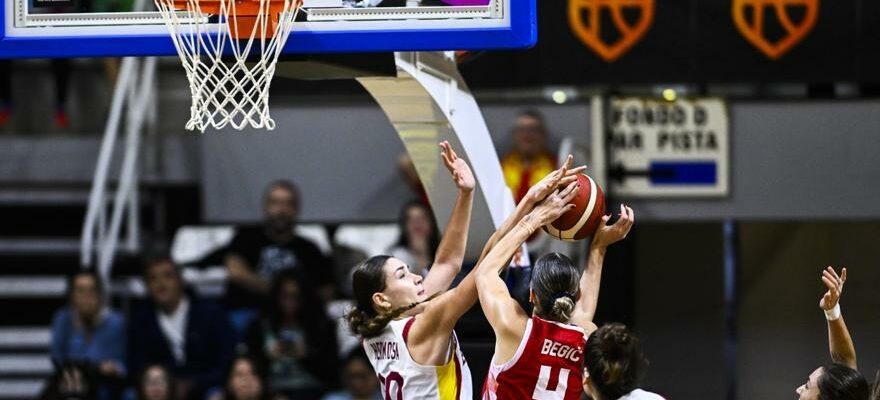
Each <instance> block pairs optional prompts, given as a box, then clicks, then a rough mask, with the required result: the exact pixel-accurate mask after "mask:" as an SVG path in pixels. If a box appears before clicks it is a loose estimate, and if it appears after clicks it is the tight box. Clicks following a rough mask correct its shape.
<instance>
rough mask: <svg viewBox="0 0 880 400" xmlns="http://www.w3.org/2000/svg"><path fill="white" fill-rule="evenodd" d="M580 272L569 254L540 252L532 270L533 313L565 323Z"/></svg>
mask: <svg viewBox="0 0 880 400" xmlns="http://www.w3.org/2000/svg"><path fill="white" fill-rule="evenodd" d="M579 280H580V272H579V271H578V270H577V268H576V267H575V266H574V263H573V262H572V261H571V259H570V258H568V257H566V256H565V255H563V254H559V253H550V254H546V255H544V256H542V257H541V258H539V259H538V261H536V262H535V267H534V268H533V270H532V283H531V288H532V291H534V292H535V297H537V303H538V304H536V306H537V307H536V311H535V312H536V314H537V315H538V316H539V317H541V318H544V319H548V320H552V321H556V322H562V323H567V322H568V321H569V320H570V319H571V314H572V312H573V311H574V305H575V300H576V299H577V295H578V281H579Z"/></svg>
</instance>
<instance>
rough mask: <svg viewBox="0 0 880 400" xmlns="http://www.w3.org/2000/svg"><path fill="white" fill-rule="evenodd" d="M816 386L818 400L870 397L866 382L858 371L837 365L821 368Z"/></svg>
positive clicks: (851, 399)
mask: <svg viewBox="0 0 880 400" xmlns="http://www.w3.org/2000/svg"><path fill="white" fill-rule="evenodd" d="M816 386H817V387H818V388H819V400H864V399H868V398H869V396H870V395H871V393H870V391H871V389H870V386H868V381H867V380H866V379H865V377H864V376H862V374H861V373H859V371H856V370H854V369H852V368H850V367H847V366H846V365H843V364H838V363H833V364H828V365H825V366H823V367H822V375H821V376H820V377H819V379H817V380H816Z"/></svg>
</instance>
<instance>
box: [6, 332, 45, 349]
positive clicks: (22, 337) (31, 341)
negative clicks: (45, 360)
mask: <svg viewBox="0 0 880 400" xmlns="http://www.w3.org/2000/svg"><path fill="white" fill-rule="evenodd" d="M51 337H52V334H51V332H50V330H49V328H48V327H31V326H28V327H23V326H14V327H9V328H0V349H3V350H6V349H15V350H21V349H24V348H28V349H43V350H48V349H49V343H50V340H51Z"/></svg>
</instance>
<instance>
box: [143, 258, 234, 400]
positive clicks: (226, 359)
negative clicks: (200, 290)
mask: <svg viewBox="0 0 880 400" xmlns="http://www.w3.org/2000/svg"><path fill="white" fill-rule="evenodd" d="M144 281H145V283H146V286H147V290H148V292H149V299H147V300H146V301H145V302H143V303H142V304H139V305H137V306H135V307H134V308H133V309H132V311H131V316H130V321H129V333H128V339H129V340H128V342H129V350H128V362H129V368H128V370H129V372H130V374H131V376H140V374H141V373H142V372H143V370H144V369H145V368H146V367H147V366H149V365H153V364H159V365H165V366H167V367H169V368H170V369H171V371H172V373H173V375H174V377H175V379H176V381H177V383H176V386H175V390H176V393H174V394H173V396H172V398H174V399H175V400H184V399H189V400H195V399H204V398H205V395H207V394H210V393H211V392H216V391H217V390H219V389H221V388H222V387H223V379H224V375H225V372H226V367H227V366H228V365H229V363H230V362H231V361H232V356H233V348H234V342H233V338H232V335H231V332H230V331H231V329H230V325H229V320H228V319H227V317H226V313H224V312H223V310H222V309H221V308H220V307H218V306H217V305H215V304H212V303H211V302H209V301H207V300H202V299H201V298H199V296H197V295H196V293H195V292H192V291H188V290H186V288H185V287H184V282H183V277H182V276H181V273H180V268H178V267H177V265H175V264H174V261H172V260H171V257H170V256H169V255H167V254H158V255H155V256H152V257H150V258H149V259H148V260H147V261H146V262H145V264H144Z"/></svg>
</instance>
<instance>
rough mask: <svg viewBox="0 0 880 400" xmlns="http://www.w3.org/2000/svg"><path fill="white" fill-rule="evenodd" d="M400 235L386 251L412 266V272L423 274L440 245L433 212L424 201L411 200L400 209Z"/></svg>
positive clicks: (425, 272)
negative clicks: (395, 242)
mask: <svg viewBox="0 0 880 400" xmlns="http://www.w3.org/2000/svg"><path fill="white" fill-rule="evenodd" d="M398 225H399V227H400V236H399V238H398V239H397V244H395V245H394V246H393V247H391V248H390V249H388V251H387V253H388V254H389V255H390V256H392V257H394V258H397V259H399V260H400V261H403V262H404V263H405V264H407V265H409V266H410V268H412V272H413V273H414V274H418V275H422V276H425V275H426V274H427V271H426V269H427V267H428V266H429V265H431V262H433V261H434V254H435V253H436V252H437V247H438V246H439V245H440V236H439V234H438V233H437V223H436V222H435V221H434V214H433V213H432V212H431V209H430V208H428V206H426V205H425V204H424V203H422V202H420V201H418V200H413V201H410V202H409V203H406V205H404V206H403V208H402V209H401V211H400V218H399V219H398Z"/></svg>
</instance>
